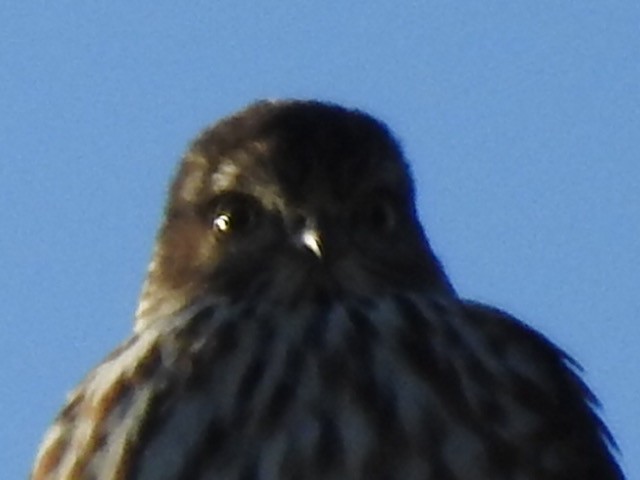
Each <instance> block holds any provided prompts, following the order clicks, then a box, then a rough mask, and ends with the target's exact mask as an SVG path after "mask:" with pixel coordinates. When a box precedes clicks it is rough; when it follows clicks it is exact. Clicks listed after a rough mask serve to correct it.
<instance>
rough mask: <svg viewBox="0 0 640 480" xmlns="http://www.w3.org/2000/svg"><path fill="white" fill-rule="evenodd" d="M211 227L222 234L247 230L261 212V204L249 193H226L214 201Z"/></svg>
mask: <svg viewBox="0 0 640 480" xmlns="http://www.w3.org/2000/svg"><path fill="white" fill-rule="evenodd" d="M212 212H213V214H212V216H211V227H212V228H213V230H214V231H216V232H218V233H220V234H230V233H240V232H246V231H247V230H249V229H250V228H252V227H253V226H254V225H255V224H256V222H257V220H258V216H259V214H260V205H259V204H258V202H257V201H256V200H255V199H254V198H253V197H250V196H248V195H236V194H233V195H231V194H226V195H224V196H223V197H221V198H219V199H217V201H215V202H214V206H213V208H212Z"/></svg>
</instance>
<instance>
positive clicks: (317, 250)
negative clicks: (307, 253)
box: [302, 230, 322, 258]
mask: <svg viewBox="0 0 640 480" xmlns="http://www.w3.org/2000/svg"><path fill="white" fill-rule="evenodd" d="M302 244H303V245H304V246H305V247H306V248H308V249H309V250H311V252H312V253H313V254H314V255H315V256H316V257H318V258H322V242H321V241H320V236H319V235H318V232H316V231H315V230H305V231H304V232H303V233H302Z"/></svg>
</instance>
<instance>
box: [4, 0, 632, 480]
mask: <svg viewBox="0 0 640 480" xmlns="http://www.w3.org/2000/svg"><path fill="white" fill-rule="evenodd" d="M0 62H1V63H0V111H1V112H2V113H1V115H0V152H1V153H0V207H1V208H0V228H1V235H0V262H1V264H0V271H1V275H0V291H1V292H2V301H1V302H0V321H1V325H0V327H1V329H0V352H1V357H2V365H1V367H0V388H2V392H1V393H0V425H1V427H0V447H1V448H0V465H2V470H3V473H2V474H1V476H2V477H3V478H22V477H24V476H25V474H26V472H27V471H28V468H29V465H30V462H31V461H32V457H33V455H34V453H35V451H36V447H37V445H38V443H39V441H40V439H41V435H42V433H43V431H44V429H45V428H46V426H47V425H48V424H49V422H50V421H51V419H52V417H53V416H54V414H55V413H56V411H57V409H58V408H59V407H60V405H61V403H62V401H63V399H64V396H65V392H67V391H68V390H69V389H70V388H71V387H72V386H73V385H74V384H76V382H78V381H79V380H80V378H81V377H82V376H83V374H84V373H85V372H87V370H88V369H89V368H90V367H91V366H93V365H94V364H96V362H98V361H99V360H100V359H101V358H102V357H104V356H105V354H106V353H107V352H109V351H110V350H111V349H112V348H113V347H114V346H115V345H116V344H117V343H118V342H120V341H121V340H122V339H124V338H125V337H126V336H127V335H128V333H129V331H130V329H131V318H132V312H133V310H134V307H135V304H136V296H137V294H138V290H139V285H140V283H141V281H142V278H143V274H144V270H145V265H146V263H147V261H148V258H149V255H150V250H151V246H152V241H153V237H154V233H155V229H156V227H157V225H158V222H159V220H160V215H161V209H162V203H163V199H164V195H165V191H166V187H167V183H168V181H169V178H170V176H171V174H172V172H173V171H174V167H175V165H176V163H177V161H178V159H179V157H180V155H181V152H182V151H183V149H184V147H185V146H186V144H187V142H188V141H189V140H190V139H191V138H192V137H193V136H194V134H195V133H196V132H198V130H200V129H201V128H202V127H203V126H204V125H206V124H208V123H210V122H211V121H213V120H215V119H218V118H219V117H220V116H222V115H225V114H227V113H230V112H232V111H234V110H236V109H238V108H240V107H242V106H244V105H245V104H246V103H248V102H250V101H252V100H254V99H257V98H263V97H270V98H274V97H305V98H308V97H313V98H321V99H328V100H333V101H337V102H341V103H345V104H347V105H349V106H356V107H360V108H363V109H365V110H368V111H370V112H372V113H374V114H376V115H377V116H379V117H381V118H382V119H384V120H385V121H387V122H388V123H389V124H390V125H391V126H392V128H393V129H394V130H395V131H396V132H397V134H398V136H399V137H400V139H401V140H402V142H403V144H404V146H405V148H406V151H407V154H408V156H409V157H410V159H411V162H412V164H413V168H414V172H415V175H416V181H417V183H418V188H419V191H420V195H419V209H420V212H421V215H422V218H423V220H424V222H425V225H426V228H427V232H428V234H429V235H430V237H431V239H432V242H433V244H434V246H435V248H436V250H437V252H438V253H439V254H440V256H441V258H442V259H443V261H444V263H445V265H446V266H447V268H448V271H449V272H450V275H451V276H452V279H453V281H454V283H455V285H456V286H457V288H458V289H459V291H460V292H461V293H462V294H463V295H465V296H468V297H473V298H475V299H480V300H483V301H487V302H491V303H494V304H497V305H499V306H501V307H503V308H506V309H507V310H509V311H511V312H512V313H514V314H515V315H517V316H520V317H521V318H523V319H524V320H526V321H527V322H529V323H530V324H531V325H533V326H535V327H536V328H538V329H540V330H542V331H543V332H544V333H545V334H547V335H548V336H550V337H551V338H552V339H554V340H555V341H556V342H557V343H558V344H559V345H561V346H562V347H564V348H565V349H566V350H568V351H569V352H570V353H571V354H573V355H574V356H575V357H576V358H578V359H579V360H580V361H581V362H582V364H583V365H584V367H585V369H586V371H587V374H586V378H587V380H588V382H589V383H590V384H591V385H592V386H593V387H594V389H595V390H596V392H597V393H598V395H599V397H600V398H601V400H602V401H603V403H604V405H605V410H604V417H605V419H606V420H607V422H608V424H609V425H610V426H611V428H612V430H613V432H614V434H615V436H616V437H617V439H618V441H619V443H620V445H621V449H622V451H623V453H624V463H625V468H626V470H627V472H628V475H629V477H630V478H640V348H638V344H639V343H640V318H639V317H640V269H639V264H640V246H639V239H640V146H639V145H640V3H639V2H638V1H637V0H628V1H622V0H621V1H618V0H608V1H606V2H605V1H591V0H582V1H573V2H569V1H527V2H523V1H510V2H507V1H502V2H497V1H492V0H483V1H481V2H479V1H477V2H476V1H474V2H471V1H456V2H444V1H431V0H422V1H412V2H411V1H407V2H398V0H392V1H379V2H376V1H373V2H370V1H367V2H364V1H362V2H357V1H354V2H348V1H344V0H340V1H334V0H324V1H322V2H320V1H316V2H311V1H297V2H293V1H283V0H280V1H278V2H276V1H264V2H247V1H238V0H235V1H227V0H220V1H215V2H205V1H193V2H182V3H179V2H169V1H157V2H153V3H152V2H146V6H141V5H140V3H139V2H123V1H112V2H102V3H98V2H72V1H69V0H67V1H59V2H44V1H29V0H27V1H24V2H8V1H6V0H5V1H4V2H2V5H1V6H0Z"/></svg>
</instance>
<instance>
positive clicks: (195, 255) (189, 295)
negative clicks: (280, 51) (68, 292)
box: [138, 101, 450, 317]
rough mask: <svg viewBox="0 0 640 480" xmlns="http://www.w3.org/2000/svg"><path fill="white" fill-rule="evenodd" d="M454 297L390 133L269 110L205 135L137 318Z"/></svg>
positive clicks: (184, 171) (263, 107) (309, 113)
mask: <svg viewBox="0 0 640 480" xmlns="http://www.w3.org/2000/svg"><path fill="white" fill-rule="evenodd" d="M449 288H450V287H449V283H448V281H447V279H446V277H445V275H444V272H443V271H442V269H441V267H440V264H439V263H438V261H437V259H436V258H435V256H434V255H433V253H432V251H431V248H430V247H429V244H428V242H427V240H426V237H425V235H424V234H423V230H422V228H421V226H420V223H419V221H418V219H417V215H416V211H415V205H414V188H413V184H412V180H411V177H410V174H409V169H408V166H407V164H406V162H405V160H404V158H403V155H402V152H401V149H400V148H399V146H398V143H397V142H396V141H395V139H394V138H393V136H392V135H391V133H390V132H389V131H388V129H387V128H386V127H385V126H384V125H383V124H382V123H381V122H379V121H377V120H375V119H374V118H372V117H370V116H368V115H366V114H364V113H362V112H360V111H356V110H348V109H345V108H343V107H340V106H337V105H333V104H325V103H320V102H313V101H280V102H266V101H265V102H258V103H256V104H253V105H251V106H249V107H248V108H247V109H245V110H243V111H241V112H239V113H237V114H235V115H232V116H230V117H228V118H225V119H223V120H222V121H220V122H219V123H217V124H215V125H214V126H213V127H211V128H209V129H206V130H205V131H204V132H202V133H201V134H200V136H199V137H198V138H196V140H195V141H194V142H193V143H192V145H191V147H190V148H189V150H188V152H187V153H186V155H185V157H184V158H183V161H182V162H181V164H180V167H179V170H178V172H177V175H176V178H175V180H174V183H173V185H172V187H171V191H170V197H169V202H168V204H167V207H166V212H165V219H164V222H163V225H162V227H161V229H160V232H159V234H158V239H157V244H156V249H155V253H154V258H153V260H152V263H151V268H150V270H149V274H148V278H147V282H146V286H145V288H144V290H143V295H142V298H141V303H140V309H139V315H138V316H139V317H140V316H141V315H142V314H145V311H146V310H148V309H151V311H153V310H154V309H156V310H159V311H163V313H164V310H166V309H167V308H169V309H174V310H175V309H176V308H180V307H183V306H185V305H188V304H189V303H190V302H191V301H193V299H194V298H196V297H198V296H202V295H214V296H221V297H225V298H234V297H239V296H244V297H246V295H247V292H252V291H255V295H260V294H266V293H265V292H268V294H269V295H271V296H272V297H275V298H276V299H277V300H286V299H287V298H289V299H291V301H294V300H295V299H297V298H303V297H304V296H305V295H306V294H309V293H313V292H314V291H317V290H318V289H322V290H323V291H326V292H328V293H329V294H330V295H332V296H335V297H338V296H340V295H343V294H349V293H352V294H359V293H365V292H366V293H367V294H369V295H370V294H376V293H383V292H387V291H390V290H394V289H402V290H407V289H416V290H418V289H429V290H434V291H438V290H443V289H444V290H447V289H449ZM145 316H146V314H145Z"/></svg>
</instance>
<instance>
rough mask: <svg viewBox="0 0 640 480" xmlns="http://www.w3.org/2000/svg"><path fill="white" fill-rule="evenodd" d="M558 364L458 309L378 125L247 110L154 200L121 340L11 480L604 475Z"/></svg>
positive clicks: (609, 463)
mask: <svg viewBox="0 0 640 480" xmlns="http://www.w3.org/2000/svg"><path fill="white" fill-rule="evenodd" d="M593 406H594V399H593V397H592V395H591V393H590V392H589V390H588V389H587V388H586V387H585V385H584V384H583V383H582V381H581V380H580V379H579V377H578V376H577V375H576V373H575V365H574V364H573V362H572V361H571V360H570V359H568V358H567V357H566V355H565V354H564V353H562V352H561V351H560V350H559V349H558V348H556V347H555V346H554V345H553V344H551V343H550V342H549V341H548V340H546V339H545V338H544V337H542V336H541V335H540V334H538V333H537V332H535V331H533V330H531V329H530V328H528V327H526V326H525V325H523V324H522V323H520V322H519V321H518V320H516V319H514V318H512V317H510V316H509V315H507V314H505V313H504V312H501V311H499V310H495V309H492V308H489V307H486V306H483V305H480V304H476V303H472V302H467V301H465V300H462V299H460V298H459V297H458V296H457V294H456V293H455V291H454V290H453V288H452V287H451V285H450V283H449V281H448V279H447V277H446V275H445V273H444V271H443V269H442V267H441V265H440V263H439V262H438V260H437V259H436V257H435V255H434V254H433V252H432V250H431V248H430V247H429V244H428V241H427V239H426V237H425V235H424V234H423V231H422V228H421V227H420V224H419V222H418V220H417V216H416V212H415V207H414V193H413V185H412V182H411V179H410V176H409V173H408V167H407V165H406V163H405V161H404V159H403V156H402V153H401V151H400V149H399V147H398V145H397V143H396V142H395V140H394V139H393V137H392V136H391V134H390V133H389V132H388V130H387V129H386V127H385V126H384V125H383V124H381V123H380V122H378V121H377V120H375V119H373V118H371V117H369V116H368V115H366V114H363V113H361V112H357V111H352V110H347V109H344V108H342V107H339V106H336V105H330V104H323V103H319V102H298V101H294V102H261V103H257V104H254V105H252V106H250V107H249V108H248V109H246V110H244V111H242V112H240V113H238V114H236V115H234V116H232V117H229V118H227V119H224V120H223V121H221V122H220V123H218V124H217V125H215V126H214V127H213V128H210V129H208V130H205V131H204V132H203V133H202V134H201V135H200V136H199V137H198V138H197V139H196V141H195V142H194V143H193V145H192V146H191V148H190V150H189V151H188V153H187V154H186V156H185V158H184V160H183V162H182V164H181V166H180V169H179V171H178V174H177V177H176V180H175V182H174V184H173V186H172V188H171V192H170V199H169V203H168V205H167V209H166V216H165V220H164V223H163V225H162V227H161V230H160V233H159V235H158V240H157V244H156V249H155V251H154V255H153V259H152V262H151V266H150V268H149V274H148V277H147V281H146V283H145V286H144V288H143V293H142V296H141V300H140V304H139V309H138V312H137V315H136V328H135V333H134V335H133V336H132V337H131V338H130V339H129V340H127V342H125V343H124V344H123V345H122V346H120V347H119V348H118V349H117V350H116V351H115V352H113V353H112V354H111V355H110V356H109V357H108V358H107V359H106V360H105V361H104V362H103V363H102V364H101V365H99V366H98V367H97V368H96V369H94V370H93V371H92V372H91V373H90V374H89V375H88V377H87V378H85V380H84V381H83V382H82V383H81V384H80V386H79V387H78V388H77V389H76V390H75V391H74V392H73V393H72V394H71V396H70V399H69V401H68V403H67V405H66V406H65V408H64V409H63V411H62V412H61V413H60V415H59V417H58V418H57V420H56V422H55V423H54V425H53V426H52V428H51V429H50V431H49V432H48V433H47V436H46V437H45V441H44V443H43V445H42V447H41V450H40V453H39V456H38V458H37V460H36V464H35V467H34V470H33V475H32V478H34V479H44V478H72V479H79V478H100V479H110V478H118V479H120V478H133V479H162V478H166V479H205V478H208V479H209V478H210V479H261V480H272V479H398V480H402V479H433V480H449V479H451V480H454V479H459V480H488V479H505V480H506V479H519V480H534V479H535V480H547V479H556V480H559V479H566V480H569V479H571V480H575V479H584V480H588V479H593V480H596V479H598V480H605V479H606V480H613V479H621V478H622V474H621V472H620V470H619V468H618V466H617V464H616V462H615V460H614V459H613V457H612V454H611V452H610V445H611V443H612V442H611V439H610V438H609V435H608V433H607V431H606V429H605V427H604V426H603V425H602V424H601V422H600V420H599V419H598V417H597V415H596V414H595V413H594V412H593Z"/></svg>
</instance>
